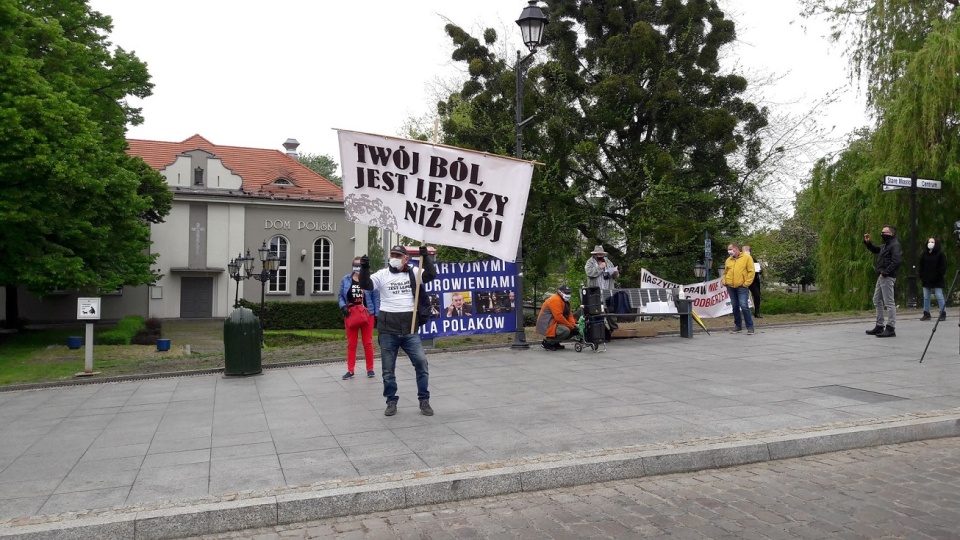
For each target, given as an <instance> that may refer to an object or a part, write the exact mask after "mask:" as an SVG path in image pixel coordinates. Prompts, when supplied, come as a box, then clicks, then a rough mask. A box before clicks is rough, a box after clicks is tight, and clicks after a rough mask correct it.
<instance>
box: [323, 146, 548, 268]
mask: <svg viewBox="0 0 960 540" xmlns="http://www.w3.org/2000/svg"><path fill="white" fill-rule="evenodd" d="M339 138H340V165H341V168H342V170H343V195H344V203H343V206H344V211H345V213H346V217H347V219H348V220H350V221H353V222H355V223H362V224H365V225H372V226H374V227H380V228H383V229H388V230H391V231H395V232H397V233H399V234H402V235H403V236H407V237H409V238H413V239H414V240H419V241H420V242H423V243H427V244H441V245H447V246H455V247H460V248H466V249H472V250H474V251H479V252H481V253H487V254H490V255H493V256H494V257H497V258H499V259H503V260H505V261H509V262H514V261H515V260H516V257H517V245H518V243H519V242H520V230H521V229H522V227H523V216H524V214H525V213H526V208H527V196H528V194H529V192H530V179H531V177H532V176H533V163H532V162H529V161H521V160H517V159H512V158H505V157H501V156H494V155H491V154H485V153H481V152H475V151H472V150H464V149H460V148H454V147H450V146H440V145H435V144H431V143H425V142H421V141H412V140H408V139H399V138H395V137H385V136H383V135H371V134H367V133H357V132H354V131H343V130H340V131H339Z"/></svg>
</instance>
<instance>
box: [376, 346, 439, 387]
mask: <svg viewBox="0 0 960 540" xmlns="http://www.w3.org/2000/svg"><path fill="white" fill-rule="evenodd" d="M378 341H379V342H380V370H381V371H382V372H383V397H385V398H387V403H391V402H393V403H396V402H397V401H399V400H400V398H398V397H397V377H396V375H395V373H394V372H395V371H396V368H397V352H398V351H399V350H400V349H401V348H402V349H403V352H405V353H407V356H409V357H410V363H411V364H413V369H414V371H416V372H417V398H418V399H420V400H421V401H423V400H425V399H430V390H428V389H427V381H428V379H429V375H430V373H429V372H428V371H427V355H426V354H425V353H424V352H423V345H422V344H421V343H420V335H419V334H404V335H402V336H398V335H394V334H380V338H379V340H378Z"/></svg>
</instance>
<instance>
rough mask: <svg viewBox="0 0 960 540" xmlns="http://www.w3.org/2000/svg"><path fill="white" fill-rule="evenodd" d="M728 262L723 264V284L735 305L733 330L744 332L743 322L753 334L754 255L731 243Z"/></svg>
mask: <svg viewBox="0 0 960 540" xmlns="http://www.w3.org/2000/svg"><path fill="white" fill-rule="evenodd" d="M727 254H728V255H730V256H729V257H727V262H726V263H724V265H723V284H724V285H726V286H727V294H728V295H729V296H730V304H731V305H732V306H733V325H734V326H735V328H734V329H733V332H734V333H736V332H742V331H743V324H741V318H740V316H741V314H742V315H743V321H742V322H743V323H745V324H746V325H747V334H749V335H753V317H751V316H750V304H749V302H750V300H749V299H750V284H751V283H753V280H754V278H755V277H756V274H755V273H754V268H753V257H751V256H750V254H749V253H743V252H742V251H740V246H738V245H737V244H733V243H731V244H730V245H729V246H727Z"/></svg>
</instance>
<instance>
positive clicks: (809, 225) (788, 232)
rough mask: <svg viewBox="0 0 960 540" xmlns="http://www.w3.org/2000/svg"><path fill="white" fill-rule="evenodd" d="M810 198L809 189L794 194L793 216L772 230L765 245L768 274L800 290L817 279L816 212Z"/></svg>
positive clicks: (817, 237) (817, 236) (817, 238)
mask: <svg viewBox="0 0 960 540" xmlns="http://www.w3.org/2000/svg"><path fill="white" fill-rule="evenodd" d="M812 198H813V196H812V193H810V191H809V190H804V191H801V192H800V193H798V194H797V197H796V202H795V203H794V213H793V215H792V216H790V217H788V218H786V219H784V220H783V221H782V222H781V223H780V227H779V228H778V229H777V230H776V231H772V233H771V234H770V236H772V239H773V242H771V243H769V244H768V251H767V255H766V260H767V261H768V262H769V270H770V273H771V274H773V275H774V276H776V278H777V279H778V280H780V281H782V282H784V283H793V284H797V285H799V286H800V287H802V288H804V289H805V288H806V286H807V285H812V284H813V283H815V282H816V278H817V245H818V240H819V235H818V234H817V229H816V228H815V225H814V216H815V213H816V212H815V207H814V205H813V203H812V200H811V199H812ZM767 279H769V277H768V278H767Z"/></svg>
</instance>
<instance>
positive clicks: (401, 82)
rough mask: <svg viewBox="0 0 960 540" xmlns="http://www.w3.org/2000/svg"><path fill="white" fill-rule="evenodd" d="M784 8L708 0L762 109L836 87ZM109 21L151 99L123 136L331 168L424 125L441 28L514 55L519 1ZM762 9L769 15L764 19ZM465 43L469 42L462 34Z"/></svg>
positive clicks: (378, 0) (836, 75)
mask: <svg viewBox="0 0 960 540" xmlns="http://www.w3.org/2000/svg"><path fill="white" fill-rule="evenodd" d="M795 1H796V0H778V1H776V2H771V1H770V0H721V6H723V7H724V8H725V10H726V11H727V13H728V16H730V17H731V18H733V19H734V20H735V21H736V22H737V33H738V43H737V45H736V49H735V50H733V51H729V52H728V53H727V61H728V62H731V63H732V62H737V63H739V65H740V66H742V67H743V68H744V69H746V70H749V71H756V72H766V73H773V74H778V75H783V78H782V79H781V80H780V82H779V83H778V84H777V85H776V86H775V87H773V88H771V89H770V90H769V91H766V92H765V94H766V96H765V97H766V99H768V100H770V101H772V102H781V103H790V102H794V101H797V100H800V103H799V104H798V105H794V106H793V108H794V110H797V111H799V110H802V109H803V108H804V107H808V106H809V103H811V102H812V101H814V100H815V99H817V98H818V97H820V96H822V95H823V94H825V93H826V92H829V91H830V90H833V89H836V88H841V87H845V86H846V85H847V80H846V64H845V60H844V59H843V58H842V56H841V55H840V52H839V51H838V50H835V47H833V48H832V47H831V46H830V44H829V43H827V41H826V39H825V38H824V37H823V35H824V33H825V26H824V25H822V24H819V25H818V24H814V27H813V28H812V29H807V30H806V31H804V29H803V28H802V26H804V25H808V26H809V25H810V21H805V20H802V19H800V17H799V15H798V13H799V8H798V7H797V5H796V3H795ZM90 4H91V6H92V7H93V9H95V10H97V11H101V12H103V13H105V14H108V15H110V16H111V17H113V21H114V31H113V34H112V41H113V42H114V43H115V44H116V45H119V46H122V47H123V48H125V49H127V50H133V51H135V52H136V53H137V55H138V56H139V58H140V59H142V60H144V61H145V62H147V65H148V69H149V71H150V75H151V77H152V80H153V83H154V85H155V88H154V91H153V95H152V96H151V97H149V98H147V99H146V100H143V101H142V102H140V103H138V105H140V106H142V107H143V115H144V118H145V122H144V123H143V124H141V125H139V126H134V127H132V128H131V129H130V131H129V136H130V137H131V138H139V139H154V140H164V141H180V140H183V139H186V138H188V137H190V136H191V135H193V134H195V133H199V134H200V135H202V136H204V137H206V138H207V139H209V140H210V141H211V142H213V143H215V144H222V145H232V146H250V147H258V148H275V149H277V150H282V147H281V144H282V143H283V141H284V140H286V139H287V138H288V137H293V138H296V139H298V140H299V141H300V143H301V146H300V149H299V150H300V151H301V152H309V153H319V154H329V155H331V156H333V157H334V158H335V159H337V161H339V155H338V153H339V151H338V148H337V139H336V132H335V131H333V129H334V128H341V129H348V130H355V131H366V132H371V133H379V134H385V135H398V134H400V133H401V127H402V126H403V124H404V122H405V120H406V119H407V118H410V117H414V116H422V115H424V114H425V113H427V112H428V111H429V110H430V108H431V106H432V104H433V102H434V96H435V93H434V90H432V89H433V88H434V87H435V86H436V81H437V80H438V79H449V78H451V77H454V76H455V75H456V73H457V71H456V70H457V69H458V68H457V66H454V65H453V64H452V63H451V62H450V60H449V57H450V52H451V46H450V41H449V39H448V38H447V37H446V34H445V33H444V32H443V26H444V24H445V23H446V20H448V19H449V20H450V21H452V22H454V23H456V24H458V25H460V26H462V27H464V28H466V29H468V30H476V29H480V28H483V27H493V28H496V29H498V31H500V32H501V35H509V39H510V40H512V45H511V55H512V54H515V52H512V51H515V50H516V48H517V46H521V47H522V45H521V44H520V43H519V30H518V28H517V26H516V24H515V23H514V21H515V20H516V19H517V17H518V16H519V14H520V11H521V10H522V9H523V7H524V6H525V5H526V2H525V1H524V0H484V1H483V2H476V1H469V0H406V1H398V0H366V1H364V2H342V1H332V0H286V1H284V2H263V1H262V0H257V1H254V0H191V1H186V0H90ZM774 4H775V5H776V7H774ZM474 33H475V35H476V32H474ZM848 94H849V95H848V96H847V98H845V99H844V100H843V101H841V102H840V103H839V104H837V105H835V106H833V107H832V108H830V109H829V110H827V111H826V112H825V114H824V115H823V121H824V123H825V124H826V125H828V126H832V125H836V126H837V128H836V132H837V133H846V132H848V131H850V130H851V129H853V128H856V127H859V126H861V125H864V124H865V123H866V120H865V115H864V113H863V104H862V98H861V97H858V96H857V95H856V93H855V92H852V91H850V92H848Z"/></svg>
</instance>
